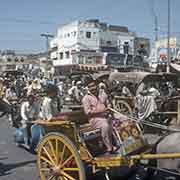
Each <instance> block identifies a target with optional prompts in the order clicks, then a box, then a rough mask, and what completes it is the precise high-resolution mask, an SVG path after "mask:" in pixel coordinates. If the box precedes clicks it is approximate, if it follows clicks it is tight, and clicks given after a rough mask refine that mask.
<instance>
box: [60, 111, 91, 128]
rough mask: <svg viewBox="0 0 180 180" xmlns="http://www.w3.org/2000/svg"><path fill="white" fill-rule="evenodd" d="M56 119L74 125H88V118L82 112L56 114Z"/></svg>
mask: <svg viewBox="0 0 180 180" xmlns="http://www.w3.org/2000/svg"><path fill="white" fill-rule="evenodd" d="M57 119H59V120H67V121H71V122H74V123H75V124H76V125H83V124H86V123H88V117H87V115H86V114H85V113H84V111H83V110H78V111H77V110H76V111H67V112H61V113H59V114H58V117H57Z"/></svg>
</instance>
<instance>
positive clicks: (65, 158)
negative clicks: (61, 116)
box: [37, 133, 86, 180]
mask: <svg viewBox="0 0 180 180" xmlns="http://www.w3.org/2000/svg"><path fill="white" fill-rule="evenodd" d="M37 164H38V169H39V172H40V178H41V180H86V177H85V171H84V166H83V163H82V161H81V159H80V156H79V153H78V150H77V148H76V146H75V145H74V144H73V143H72V141H71V140H70V139H69V138H67V137H66V136H65V135H63V134H61V133H49V134H48V135H46V136H45V137H44V138H43V139H42V141H41V142H40V143H39V146H38V158H37Z"/></svg>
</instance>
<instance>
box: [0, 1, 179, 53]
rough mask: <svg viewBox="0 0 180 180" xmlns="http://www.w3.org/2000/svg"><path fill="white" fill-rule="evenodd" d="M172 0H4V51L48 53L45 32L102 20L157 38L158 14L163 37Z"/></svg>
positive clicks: (0, 42) (0, 12)
mask: <svg viewBox="0 0 180 180" xmlns="http://www.w3.org/2000/svg"><path fill="white" fill-rule="evenodd" d="M167 2H168V0H0V49H7V48H9V49H15V50H17V51H18V52H39V51H44V50H45V39H43V38H42V37H40V34H41V33H46V32H49V33H52V34H55V33H56V30H57V27H58V26H60V25H61V24H64V23H68V22H71V21H73V20H78V19H81V20H83V19H88V18H93V19H97V18H98V19H100V20H101V21H103V22H107V23H110V24H114V25H122V26H128V27H129V29H130V30H132V31H136V32H137V33H138V35H140V36H146V37H149V38H151V39H154V14H156V15H157V17H158V23H159V29H160V32H159V35H160V36H165V35H166V32H167ZM179 8H180V0H171V10H172V13H171V20H172V23H171V24H172V32H173V34H177V35H180V20H179V18H180V10H179Z"/></svg>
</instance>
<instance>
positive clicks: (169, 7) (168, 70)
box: [166, 0, 171, 73]
mask: <svg viewBox="0 0 180 180" xmlns="http://www.w3.org/2000/svg"><path fill="white" fill-rule="evenodd" d="M170 30H171V3H170V0H168V41H167V47H168V61H167V70H166V71H167V73H169V72H170Z"/></svg>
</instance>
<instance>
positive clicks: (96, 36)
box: [50, 20, 139, 69]
mask: <svg viewBox="0 0 180 180" xmlns="http://www.w3.org/2000/svg"><path fill="white" fill-rule="evenodd" d="M135 39H136V34H135V33H133V32H130V31H129V30H128V28H127V27H124V26H113V25H108V24H107V23H101V22H100V21H99V20H86V21H75V22H72V23H70V24H66V25H63V26H61V27H60V28H59V29H58V30H57V35H56V37H55V38H53V39H52V40H51V42H50V58H51V59H52V60H53V65H54V67H55V69H56V68H57V67H59V66H62V65H63V68H64V65H73V64H94V65H97V64H99V65H100V64H101V65H102V64H106V59H105V58H104V57H106V56H105V55H104V54H107V53H115V54H131V55H133V54H134V53H135V52H136V45H135V43H136V41H135ZM138 42H139V41H138Z"/></svg>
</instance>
